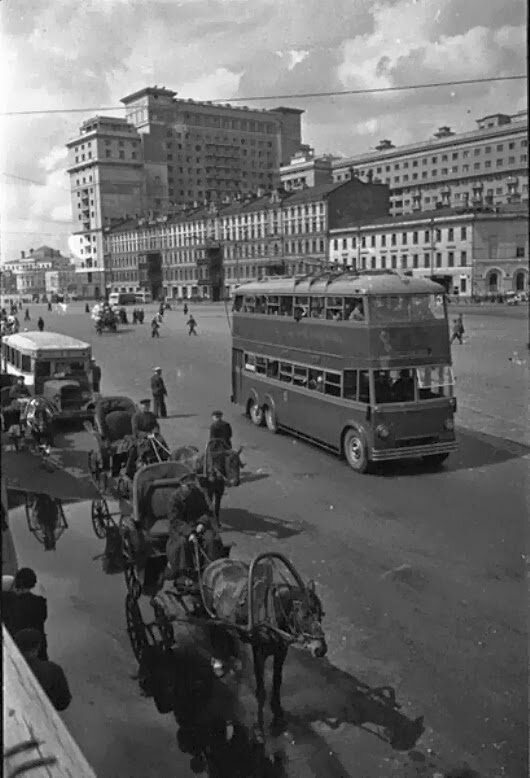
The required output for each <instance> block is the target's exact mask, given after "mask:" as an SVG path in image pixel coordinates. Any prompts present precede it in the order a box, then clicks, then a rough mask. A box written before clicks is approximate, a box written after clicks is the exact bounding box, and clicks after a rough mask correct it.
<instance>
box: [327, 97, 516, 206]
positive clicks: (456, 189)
mask: <svg viewBox="0 0 530 778" xmlns="http://www.w3.org/2000/svg"><path fill="white" fill-rule="evenodd" d="M477 125H478V126H477V129H475V130H473V131H471V132H464V133H458V134H457V133H454V132H453V131H452V130H451V129H450V128H449V127H440V129H439V130H438V132H436V133H435V134H434V136H433V137H432V138H431V139H429V140H425V141H420V142H418V143H412V144H409V145H406V146H397V147H395V146H394V145H393V144H392V142H391V141H390V140H382V141H381V142H380V143H379V145H378V146H377V147H376V150H375V151H370V152H368V153H365V154H358V155H356V156H353V157H348V158H343V159H339V160H337V161H335V162H333V180H334V181H346V180H348V179H349V178H350V177H351V175H352V171H354V174H355V175H357V176H359V177H361V178H363V179H364V180H367V181H370V180H374V181H376V180H378V181H383V182H384V183H386V184H388V186H389V187H390V190H391V192H390V202H391V213H392V214H393V215H399V214H402V213H410V212H411V211H412V210H413V207H414V198H415V197H416V198H417V197H418V196H419V198H420V207H421V209H422V210H432V209H434V208H436V207H439V204H441V203H447V202H449V203H450V205H451V206H458V205H459V204H460V203H461V201H462V198H463V195H464V194H465V192H467V191H469V190H470V189H471V188H472V186H473V185H474V184H476V183H481V184H482V185H483V187H484V194H485V195H486V196H489V197H491V198H493V202H494V203H495V204H502V203H505V202H507V198H508V196H509V195H510V192H511V191H515V192H517V193H518V194H519V197H520V199H521V201H522V202H526V203H528V113H527V111H520V112H519V113H517V114H515V115H513V116H507V115H505V114H494V115H492V116H486V117H484V118H482V119H478V120H477Z"/></svg>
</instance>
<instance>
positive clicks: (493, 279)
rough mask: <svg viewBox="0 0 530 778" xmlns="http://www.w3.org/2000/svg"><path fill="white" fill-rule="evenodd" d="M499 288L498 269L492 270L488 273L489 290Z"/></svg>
mask: <svg viewBox="0 0 530 778" xmlns="http://www.w3.org/2000/svg"><path fill="white" fill-rule="evenodd" d="M498 289H499V274H498V272H497V271H496V270H490V272H489V273H488V290H489V291H490V292H497V291H498Z"/></svg>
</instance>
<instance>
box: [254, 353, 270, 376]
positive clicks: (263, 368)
mask: <svg viewBox="0 0 530 778" xmlns="http://www.w3.org/2000/svg"><path fill="white" fill-rule="evenodd" d="M266 372H267V360H266V359H265V357H256V373H259V374H260V375H265V373H266Z"/></svg>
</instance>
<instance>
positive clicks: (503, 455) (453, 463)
mask: <svg viewBox="0 0 530 778" xmlns="http://www.w3.org/2000/svg"><path fill="white" fill-rule="evenodd" d="M457 441H458V450H457V451H455V452H454V453H452V454H450V455H449V457H448V459H447V460H446V461H445V462H444V463H443V465H438V466H436V467H435V466H433V465H432V464H429V463H428V462H424V461H421V460H404V461H401V462H387V463H385V464H384V465H380V466H379V468H378V471H377V473H378V475H382V476H386V477H394V476H396V475H400V476H415V475H422V474H423V473H436V472H439V473H444V472H456V471H458V470H469V469H470V468H474V467H491V466H494V465H500V464H502V463H504V462H509V461H511V460H513V459H521V458H522V457H524V456H526V455H527V454H530V447H528V446H525V445H523V444H522V443H515V442H514V441H511V440H506V439H505V438H499V437H496V436H495V435H488V434H487V433H485V432H474V431H472V430H469V429H462V428H460V429H459V430H458V431H457Z"/></svg>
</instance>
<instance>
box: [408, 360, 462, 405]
mask: <svg viewBox="0 0 530 778" xmlns="http://www.w3.org/2000/svg"><path fill="white" fill-rule="evenodd" d="M416 375H417V377H418V387H419V395H420V400H432V399H435V398H437V397H451V396H452V394H453V384H454V379H453V371H452V370H451V368H450V367H449V366H448V365H436V366H434V367H431V366H428V367H417V368H416Z"/></svg>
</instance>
